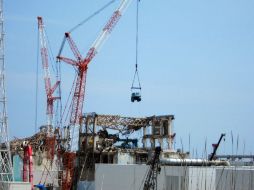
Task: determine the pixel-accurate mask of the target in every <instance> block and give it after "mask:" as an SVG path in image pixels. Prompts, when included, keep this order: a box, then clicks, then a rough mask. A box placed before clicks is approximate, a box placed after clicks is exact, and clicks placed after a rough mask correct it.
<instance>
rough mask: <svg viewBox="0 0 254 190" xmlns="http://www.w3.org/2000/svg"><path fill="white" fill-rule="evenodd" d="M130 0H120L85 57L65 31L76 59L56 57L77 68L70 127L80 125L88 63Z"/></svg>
mask: <svg viewBox="0 0 254 190" xmlns="http://www.w3.org/2000/svg"><path fill="white" fill-rule="evenodd" d="M131 1H132V0H122V1H121V3H120V6H119V7H118V8H117V9H116V10H115V11H114V13H113V15H112V16H111V17H110V19H109V20H108V22H107V23H106V25H105V26H104V28H103V29H102V31H101V33H100V34H99V36H98V37H97V39H96V40H95V41H94V43H93V44H92V46H91V47H90V49H89V50H88V52H87V54H86V57H85V58H83V57H82V55H81V53H80V52H79V50H78V48H77V46H76V44H75V42H74V41H73V39H72V38H71V36H70V33H65V38H66V40H67V42H68V44H69V46H70V48H71V51H72V53H73V54H74V57H75V58H76V59H75V60H73V59H70V58H66V57H63V56H61V55H58V56H57V59H58V60H62V61H64V62H66V63H68V64H70V65H72V66H74V67H76V68H77V70H78V76H77V80H76V84H75V89H74V95H73V98H72V105H71V115H70V121H69V122H70V126H72V127H75V126H79V125H80V118H81V116H82V110H83V104H84V98H85V90H86V75H87V69H88V64H89V63H91V61H92V59H93V58H94V56H95V55H96V54H97V53H98V51H99V49H100V48H101V46H102V45H103V43H104V42H105V41H106V40H107V38H108V37H109V35H110V33H111V31H112V30H113V28H114V26H115V25H116V24H117V22H118V20H119V19H120V17H121V16H122V14H123V12H124V11H125V9H126V8H127V7H128V5H129V3H130V2H131ZM74 133H75V132H74ZM72 136H73V135H72ZM74 136H75V135H74ZM74 138H75V137H74ZM74 141H75V140H74Z"/></svg>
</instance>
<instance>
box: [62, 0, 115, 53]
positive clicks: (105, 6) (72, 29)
mask: <svg viewBox="0 0 254 190" xmlns="http://www.w3.org/2000/svg"><path fill="white" fill-rule="evenodd" d="M115 1H116V0H111V1H110V2H108V3H107V4H105V5H104V6H102V7H101V8H100V9H98V10H97V11H95V12H94V13H93V14H91V15H90V16H88V17H87V18H85V19H84V20H83V21H81V22H80V23H79V24H77V25H76V26H74V27H73V28H71V29H70V30H69V31H68V33H71V32H73V31H74V30H76V29H77V28H79V27H80V26H82V25H83V24H85V23H87V22H88V21H89V20H90V19H92V18H93V17H95V16H96V15H98V14H99V13H100V12H102V11H103V10H104V9H106V8H107V7H109V5H111V4H112V3H114V2H115ZM65 42H66V37H65V36H64V38H63V41H62V43H61V46H60V49H59V52H58V56H60V55H61V53H62V51H63V48H64V44H65Z"/></svg>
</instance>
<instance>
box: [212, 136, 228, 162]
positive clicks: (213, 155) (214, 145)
mask: <svg viewBox="0 0 254 190" xmlns="http://www.w3.org/2000/svg"><path fill="white" fill-rule="evenodd" d="M225 135H226V134H225V133H222V134H221V135H220V139H219V141H218V143H217V144H213V153H212V154H211V156H210V158H209V160H210V161H212V160H213V159H214V157H215V155H216V152H217V149H218V148H219V146H220V143H221V140H222V138H223V137H224V136H225Z"/></svg>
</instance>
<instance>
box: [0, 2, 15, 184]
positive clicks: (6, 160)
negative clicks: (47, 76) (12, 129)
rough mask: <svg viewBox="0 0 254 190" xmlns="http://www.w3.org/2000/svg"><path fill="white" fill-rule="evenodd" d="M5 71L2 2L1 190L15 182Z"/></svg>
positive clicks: (0, 21) (1, 7)
mask: <svg viewBox="0 0 254 190" xmlns="http://www.w3.org/2000/svg"><path fill="white" fill-rule="evenodd" d="M4 70H5V69H4V28H3V0H0V189H2V188H1V185H3V183H2V182H8V181H13V169H12V162H11V153H10V143H9V138H8V123H7V111H6V94H5V75H4V72H5V71H4Z"/></svg>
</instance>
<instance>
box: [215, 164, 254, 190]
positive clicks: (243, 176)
mask: <svg viewBox="0 0 254 190" xmlns="http://www.w3.org/2000/svg"><path fill="white" fill-rule="evenodd" d="M216 186H217V189H221V190H231V189H235V190H254V167H231V168H224V169H223V168H220V169H217V170H216Z"/></svg>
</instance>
